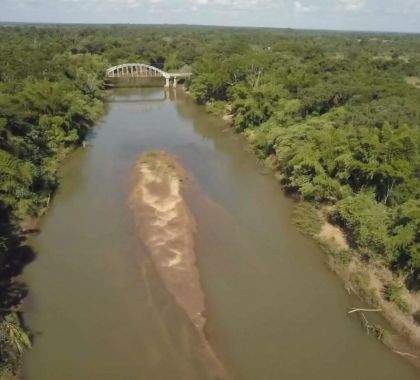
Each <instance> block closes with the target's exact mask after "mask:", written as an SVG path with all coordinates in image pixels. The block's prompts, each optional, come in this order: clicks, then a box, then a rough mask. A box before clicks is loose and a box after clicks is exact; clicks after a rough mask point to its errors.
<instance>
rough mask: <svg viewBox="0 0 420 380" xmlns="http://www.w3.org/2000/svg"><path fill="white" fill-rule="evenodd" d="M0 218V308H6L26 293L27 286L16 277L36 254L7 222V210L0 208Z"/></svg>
mask: <svg viewBox="0 0 420 380" xmlns="http://www.w3.org/2000/svg"><path fill="white" fill-rule="evenodd" d="M1 214H2V217H1V220H0V236H1V237H2V238H1V241H0V308H1V309H2V310H8V309H10V308H13V307H16V306H17V305H19V304H20V303H21V302H22V300H23V299H24V298H25V297H26V296H27V294H28V288H27V286H26V284H24V283H23V282H20V281H17V280H16V277H18V276H19V275H21V274H22V272H23V269H24V267H25V266H26V265H28V264H29V263H30V262H32V261H33V260H34V259H35V257H36V254H35V252H34V250H33V249H32V248H31V247H29V246H28V245H26V244H25V241H26V238H25V236H24V235H22V234H20V233H19V230H18V228H17V227H16V226H15V225H13V224H12V223H10V222H9V220H10V219H9V218H10V215H9V212H8V211H7V210H2V213H1Z"/></svg>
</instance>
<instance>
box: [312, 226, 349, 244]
mask: <svg viewBox="0 0 420 380" xmlns="http://www.w3.org/2000/svg"><path fill="white" fill-rule="evenodd" d="M319 237H320V238H322V239H326V240H329V241H332V242H334V243H335V244H336V245H337V247H338V248H340V249H349V245H348V244H347V240H346V236H345V235H344V233H343V231H342V230H341V229H340V228H338V227H336V226H333V225H332V224H330V223H327V222H326V223H324V225H323V226H322V228H321V232H320V233H319Z"/></svg>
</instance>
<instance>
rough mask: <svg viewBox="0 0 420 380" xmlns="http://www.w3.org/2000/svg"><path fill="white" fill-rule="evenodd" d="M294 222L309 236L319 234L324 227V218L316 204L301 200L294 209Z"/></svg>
mask: <svg viewBox="0 0 420 380" xmlns="http://www.w3.org/2000/svg"><path fill="white" fill-rule="evenodd" d="M292 218H293V223H295V224H296V226H297V228H298V229H299V231H300V232H302V233H303V234H305V235H308V236H312V237H315V236H318V235H319V233H320V232H321V228H322V220H321V217H320V215H319V212H318V210H317V208H316V207H315V206H313V205H312V204H310V203H308V202H301V203H298V204H297V205H296V207H295V208H294V210H293V215H292Z"/></svg>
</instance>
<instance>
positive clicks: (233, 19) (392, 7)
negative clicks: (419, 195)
mask: <svg viewBox="0 0 420 380" xmlns="http://www.w3.org/2000/svg"><path fill="white" fill-rule="evenodd" d="M0 21H17V22H58V23H122V24H124V23H131V24H195V25H227V26H259V27H279V28H299V29H334V30H369V31H397V32H416V33H420V0H0Z"/></svg>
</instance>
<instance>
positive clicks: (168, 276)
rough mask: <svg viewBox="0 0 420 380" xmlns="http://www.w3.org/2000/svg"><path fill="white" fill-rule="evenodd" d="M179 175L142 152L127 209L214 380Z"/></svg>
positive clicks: (175, 167)
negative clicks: (196, 337)
mask: <svg viewBox="0 0 420 380" xmlns="http://www.w3.org/2000/svg"><path fill="white" fill-rule="evenodd" d="M188 182H189V181H188V176H187V174H186V172H185V170H184V169H183V168H182V167H181V166H180V165H179V164H178V163H177V161H176V160H175V158H174V157H172V156H170V155H168V154H167V153H165V152H147V153H145V154H143V155H142V156H141V157H140V158H139V160H138V161H137V163H136V165H135V168H134V171H133V177H132V191H131V194H130V196H129V206H130V208H131V209H132V211H133V214H134V218H135V222H136V225H137V227H138V230H139V234H140V237H141V239H142V241H143V243H144V245H145V246H146V248H147V249H148V252H149V254H150V257H151V259H152V262H153V264H154V266H155V268H156V270H157V272H158V273H159V275H160V277H161V278H162V280H163V282H164V284H165V286H166V288H167V289H168V291H169V292H170V293H171V294H172V296H173V297H174V299H175V302H176V303H177V304H178V305H179V306H180V308H181V309H182V310H183V311H184V312H185V313H186V315H187V316H188V318H189V320H190V321H191V322H192V323H193V324H194V326H195V327H196V330H197V331H198V333H199V335H200V337H201V338H202V340H203V343H204V346H205V348H206V351H207V353H208V355H209V357H210V360H211V362H212V364H213V367H214V368H215V370H216V372H217V375H218V377H217V378H220V379H226V378H227V375H226V371H225V369H224V367H223V365H222V364H221V362H220V361H219V360H218V358H217V356H216V355H215V353H214V352H213V350H212V348H211V347H210V345H209V343H208V341H207V339H206V337H205V334H204V331H203V329H204V325H205V322H206V320H205V318H204V316H203V313H204V311H205V296H204V292H203V289H202V287H201V282H200V274H199V271H198V268H197V265H196V254H195V249H194V234H195V231H196V222H195V220H194V217H193V215H192V213H191V212H190V210H189V208H188V205H187V204H186V202H185V200H184V197H183V194H182V189H183V187H184V186H186V185H187V184H188Z"/></svg>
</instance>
